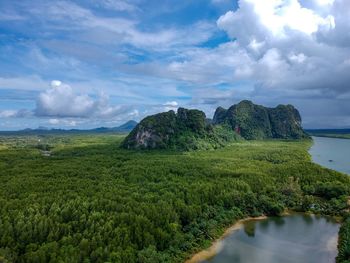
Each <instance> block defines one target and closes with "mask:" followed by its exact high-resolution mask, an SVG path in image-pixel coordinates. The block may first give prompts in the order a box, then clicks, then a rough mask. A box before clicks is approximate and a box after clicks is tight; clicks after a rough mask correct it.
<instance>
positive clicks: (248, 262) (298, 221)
mask: <svg viewBox="0 0 350 263" xmlns="http://www.w3.org/2000/svg"><path fill="white" fill-rule="evenodd" d="M338 231H339V224H337V223H336V222H334V221H333V220H332V219H329V218H326V217H320V216H314V215H303V214H294V215H291V216H286V217H279V218H268V219H265V220H261V221H250V222H247V223H245V224H244V225H243V227H242V228H241V229H239V230H237V231H235V232H234V233H232V234H231V235H229V236H228V237H226V238H225V239H224V240H223V241H222V249H221V251H219V253H218V254H217V255H216V256H214V257H213V258H212V259H210V260H207V261H203V262H206V263H209V262H210V263H255V262H259V263H281V262H283V263H292V262H293V263H329V262H335V257H336V255H337V248H336V245H337V238H338Z"/></svg>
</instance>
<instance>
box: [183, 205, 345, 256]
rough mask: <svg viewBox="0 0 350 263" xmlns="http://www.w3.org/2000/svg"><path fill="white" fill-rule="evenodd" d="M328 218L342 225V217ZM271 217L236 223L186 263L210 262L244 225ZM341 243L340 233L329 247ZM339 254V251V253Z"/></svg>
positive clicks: (289, 213) (287, 211) (286, 212)
mask: <svg viewBox="0 0 350 263" xmlns="http://www.w3.org/2000/svg"><path fill="white" fill-rule="evenodd" d="M297 213H299V212H294V211H290V210H285V211H284V212H283V213H282V214H281V216H290V215H292V214H297ZM300 213H301V214H309V215H316V214H314V213H310V212H300ZM326 217H330V218H333V219H334V221H335V222H336V223H337V224H339V225H341V224H342V218H341V217H337V216H326ZM268 218H269V216H265V215H263V216H258V217H246V218H243V219H240V220H238V221H236V223H234V224H233V225H231V226H230V227H228V228H227V229H226V230H225V231H224V233H223V234H222V235H221V236H220V237H219V238H217V239H215V240H213V242H212V243H211V245H210V246H209V247H208V248H206V249H203V250H200V251H198V252H196V253H194V254H192V255H191V257H190V258H188V259H186V261H185V262H184V263H199V262H201V261H203V260H209V259H211V258H212V257H214V256H215V255H216V254H218V253H219V252H220V250H221V249H222V245H223V243H222V241H223V240H224V239H225V238H226V237H227V236H229V235H230V234H232V233H233V232H235V231H237V230H239V229H241V228H242V227H243V225H244V223H246V222H249V221H260V220H265V219H268ZM338 243H339V232H338V234H337V237H336V238H335V240H332V242H331V243H330V244H329V245H332V247H333V248H334V246H335V248H336V249H335V250H337V245H338ZM337 252H338V251H337Z"/></svg>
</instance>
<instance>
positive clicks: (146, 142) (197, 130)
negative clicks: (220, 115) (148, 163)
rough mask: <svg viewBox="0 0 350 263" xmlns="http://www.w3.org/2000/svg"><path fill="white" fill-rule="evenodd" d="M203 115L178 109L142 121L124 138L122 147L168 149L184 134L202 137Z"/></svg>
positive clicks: (205, 131) (203, 129)
mask: <svg viewBox="0 0 350 263" xmlns="http://www.w3.org/2000/svg"><path fill="white" fill-rule="evenodd" d="M206 128H207V123H206V118H205V114H204V112H202V111H199V110H187V109H184V108H179V109H178V111H177V114H175V112H174V111H168V112H164V113H159V114H156V115H152V116H148V117H146V118H145V119H143V120H142V121H141V122H140V123H139V124H138V125H137V126H136V127H135V129H134V130H133V131H132V132H131V133H130V134H129V135H128V136H127V137H126V139H125V140H124V142H123V147H125V148H134V149H138V148H140V149H154V148H159V149H162V148H169V146H170V145H175V144H176V143H178V141H179V139H180V137H181V136H183V135H184V134H186V135H188V136H194V137H203V136H205V135H206V133H207V130H206Z"/></svg>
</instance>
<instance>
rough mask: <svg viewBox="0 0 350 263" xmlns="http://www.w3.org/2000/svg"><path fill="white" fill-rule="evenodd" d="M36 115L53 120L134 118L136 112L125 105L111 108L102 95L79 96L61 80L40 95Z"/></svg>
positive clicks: (53, 83) (106, 98)
mask: <svg viewBox="0 0 350 263" xmlns="http://www.w3.org/2000/svg"><path fill="white" fill-rule="evenodd" d="M35 114H36V115H37V116H41V117H56V118H52V119H51V120H52V121H51V124H55V123H54V122H56V119H57V118H92V119H93V118H102V119H103V118H114V117H116V116H118V115H124V116H134V115H135V114H136V113H135V111H134V110H133V109H132V108H131V107H129V106H124V105H118V106H111V105H110V104H109V97H108V96H107V95H105V94H103V93H102V94H100V95H99V96H98V97H97V98H93V97H91V96H89V95H88V94H78V93H76V92H74V90H73V88H72V87H71V86H69V85H68V84H65V83H62V82H61V81H59V80H53V81H52V82H51V88H50V89H48V90H46V91H44V92H42V93H40V94H39V97H38V99H37V102H36V109H35Z"/></svg>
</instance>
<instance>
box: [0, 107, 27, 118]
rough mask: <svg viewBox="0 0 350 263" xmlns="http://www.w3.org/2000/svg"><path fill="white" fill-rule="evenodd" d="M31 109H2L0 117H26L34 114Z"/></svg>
mask: <svg viewBox="0 0 350 263" xmlns="http://www.w3.org/2000/svg"><path fill="white" fill-rule="evenodd" d="M32 115H33V113H32V112H31V111H29V110H25V109H21V110H0V118H26V117H30V116H32Z"/></svg>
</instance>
